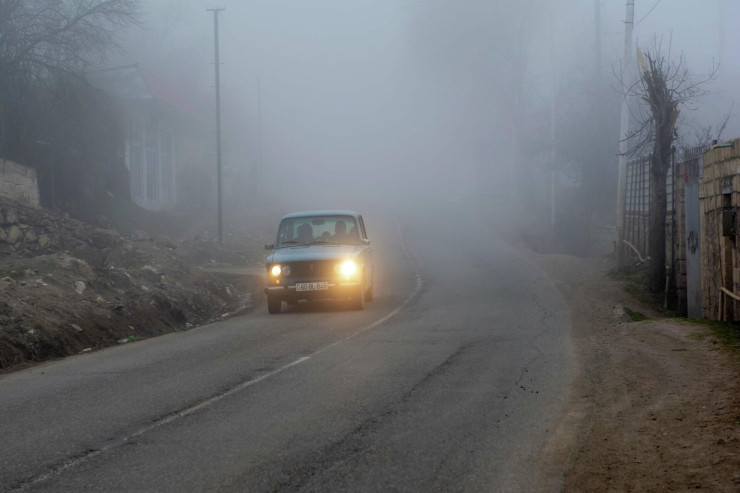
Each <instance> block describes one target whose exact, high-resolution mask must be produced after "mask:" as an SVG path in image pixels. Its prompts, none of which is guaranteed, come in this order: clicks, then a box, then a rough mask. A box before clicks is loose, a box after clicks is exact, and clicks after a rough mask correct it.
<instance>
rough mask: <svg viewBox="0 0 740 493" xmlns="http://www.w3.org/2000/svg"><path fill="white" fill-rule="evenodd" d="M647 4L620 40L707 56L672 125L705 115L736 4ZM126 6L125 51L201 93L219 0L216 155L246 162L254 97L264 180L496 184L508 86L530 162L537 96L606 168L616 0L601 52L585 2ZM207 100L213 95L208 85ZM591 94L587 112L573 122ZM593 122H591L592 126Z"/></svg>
mask: <svg viewBox="0 0 740 493" xmlns="http://www.w3.org/2000/svg"><path fill="white" fill-rule="evenodd" d="M655 4H656V2H655V1H653V0H649V1H647V0H645V1H640V0H637V2H636V6H635V31H634V35H635V42H634V46H642V47H643V49H646V48H649V47H650V46H651V43H652V40H653V38H654V37H656V36H657V37H662V39H663V42H664V45H666V44H668V42H670V44H671V51H672V53H673V54H674V55H675V56H678V55H679V54H680V53H681V52H684V53H685V55H686V58H687V62H688V67H689V68H690V70H691V71H692V72H695V73H697V75H698V76H701V75H705V74H707V73H708V72H709V71H710V70H711V68H712V64H713V62H714V63H716V64H720V66H721V72H719V74H718V76H717V79H716V80H715V81H714V82H713V84H712V85H713V87H711V88H710V90H712V93H713V95H712V97H709V98H707V99H706V101H704V102H703V104H702V107H701V109H700V110H699V111H697V112H695V113H693V114H690V113H689V112H686V111H685V112H684V115H685V116H684V119H685V123H684V127H685V128H684V130H685V131H687V132H688V133H691V132H692V131H693V130H694V129H695V128H701V127H702V126H707V125H717V123H718V122H719V120H721V116H722V115H723V114H724V113H726V112H727V111H728V109H729V106H730V105H731V103H732V101H734V99H735V97H736V94H732V93H730V90H731V89H732V88H731V87H726V84H723V82H724V80H723V78H724V77H727V76H734V77H736V76H737V75H736V74H737V73H738V62H739V60H737V54H736V53H735V52H734V51H735V50H732V49H731V47H733V46H737V45H738V43H739V42H740V33H738V32H737V31H735V30H732V29H729V23H727V22H725V21H724V20H723V19H731V18H736V17H737V15H740V5H738V4H736V3H734V2H726V1H724V2H723V1H722V0H710V1H706V0H704V1H699V0H672V1H670V2H668V1H663V2H657V5H655ZM143 5H144V11H145V12H146V16H145V21H144V25H143V26H142V29H139V30H136V31H135V32H131V33H130V36H129V37H128V38H127V40H126V41H125V42H124V44H123V47H124V49H125V50H126V55H127V57H128V61H130V62H138V63H141V64H142V65H144V66H149V67H155V68H156V70H157V71H158V72H159V73H161V74H163V76H164V77H168V78H170V80H171V79H173V78H174V79H176V80H175V82H177V81H182V82H183V83H185V84H187V85H188V86H190V87H193V88H197V89H198V90H199V91H200V94H201V97H203V98H207V97H209V96H210V93H211V92H212V91H213V22H212V16H211V13H210V12H206V9H207V8H215V7H220V8H225V9H226V10H225V11H224V12H222V13H221V16H220V28H221V32H220V42H221V60H222V63H223V66H222V72H221V80H222V87H223V105H222V106H223V119H224V122H225V123H224V127H223V128H224V135H223V139H224V143H225V144H224V145H225V149H226V152H225V158H224V159H225V163H227V164H226V165H227V166H228V167H230V168H240V167H244V168H249V169H252V168H254V167H256V166H259V156H258V148H259V145H260V143H259V138H260V135H259V134H260V122H259V116H260V115H259V114H258V113H259V108H258V106H259V105H260V102H261V134H262V166H263V177H264V192H265V195H266V196H286V197H296V196H304V197H336V198H337V200H338V201H339V200H341V199H342V198H344V197H356V196H357V194H360V195H362V196H365V197H374V196H377V194H379V193H392V194H414V193H433V194H437V193H440V192H452V193H460V192H468V191H476V192H491V193H505V192H506V190H507V188H508V187H509V185H510V184H511V183H512V181H513V180H514V177H513V175H514V174H515V170H513V169H512V166H511V164H512V160H514V159H515V157H514V152H515V151H514V150H513V149H512V148H511V147H512V142H511V141H512V135H511V125H512V120H513V119H516V118H517V115H516V114H514V113H515V112H516V111H517V109H516V108H514V107H513V105H512V99H513V98H516V97H517V93H518V91H519V90H520V89H521V91H522V93H521V95H522V97H523V102H522V113H523V117H524V118H525V119H526V120H527V121H526V122H525V123H524V126H523V128H524V129H525V130H524V131H523V135H521V140H522V141H523V145H522V147H523V148H524V151H523V152H524V157H523V159H525V160H527V161H530V163H531V164H530V165H529V166H527V168H528V172H529V173H532V172H535V170H536V169H537V165H536V163H544V162H546V161H547V160H548V159H549V156H547V155H546V154H547V153H548V152H549V139H550V137H549V135H550V134H549V132H550V130H549V119H550V113H551V111H553V110H554V111H555V118H556V122H557V129H556V134H555V135H556V139H557V140H559V141H561V142H562V143H567V146H566V147H569V148H570V147H573V146H581V147H582V148H583V149H581V150H580V151H578V152H587V150H588V148H590V147H593V146H596V147H598V149H596V154H595V155H592V156H590V157H588V158H586V159H591V160H592V162H591V163H589V165H590V166H593V167H595V168H597V169H598V170H599V171H600V172H603V173H604V174H605V175H607V176H609V175H610V174H611V173H612V171H613V168H614V165H615V162H616V161H615V159H616V157H615V156H616V152H617V147H618V143H617V140H618V127H617V125H618V118H619V116H618V114H616V113H615V112H616V111H618V104H619V101H618V100H619V94H618V90H619V87H618V81H617V79H616V76H615V74H614V72H618V70H619V60H620V58H621V53H622V50H623V42H624V41H623V40H624V34H623V33H624V28H623V21H622V20H623V17H624V2H622V1H609V2H605V1H602V2H601V3H600V8H601V12H600V14H601V26H600V31H601V52H600V53H597V51H596V49H597V46H596V43H595V35H596V33H597V31H596V28H597V27H596V19H595V3H594V1H591V0H581V1H567V2H566V1H560V2H558V1H553V2H543V1H531V0H530V1H522V2H490V1H485V0H468V1H465V2H449V1H444V0H428V1H421V0H418V1H417V0H405V1H404V0H353V1H346V0H315V1H311V2H305V1H285V0H283V1H281V0H272V1H221V2H213V1H188V2H182V1H177V0H150V1H148V2H145V3H144V4H143ZM728 47H730V48H728ZM517 72H521V73H517ZM597 84H603V87H597ZM517 85H521V87H517ZM260 89H261V90H260ZM553 90H554V91H555V94H556V96H555V97H556V105H555V106H554V108H553V106H552V105H551V101H550V99H551V98H552V92H553ZM594 92H596V94H594ZM258 93H261V94H258ZM258 99H261V101H258ZM594 99H595V100H597V101H600V103H594ZM206 104H209V110H212V109H213V102H212V101H206ZM594 104H596V109H597V111H595V112H593V113H594V114H593V115H591V116H592V117H594V118H597V119H596V121H592V122H590V123H586V122H583V121H580V120H579V119H582V118H583V114H584V113H586V114H588V113H589V107H588V106H589V105H594ZM604 110H607V111H606V113H605V112H604ZM599 113H601V114H600V115H599ZM211 116H212V115H209V117H211ZM600 116H602V117H603V118H599V117H600ZM737 123H738V122H737V121H736V119H735V118H732V119H731V125H730V127H729V128H728V129H727V132H728V133H727V134H726V135H725V136H724V137H734V136H735V135H740V127H738V125H737ZM579 126H581V128H580V129H579V128H578V127H579ZM573 127H576V128H573ZM585 127H591V128H585ZM594 127H595V128H594ZM601 128H603V129H604V130H607V129H608V132H607V133H606V134H605V135H604V136H603V137H602V136H599V135H594V133H598V132H597V131H598V130H599V129H601ZM564 133H569V134H571V135H563V134H564ZM578 152H577V151H575V150H574V149H572V148H571V149H569V150H568V151H567V152H560V153H558V154H559V156H558V157H557V158H556V160H557V161H559V162H560V163H559V166H560V168H563V169H565V168H567V167H568V165H570V164H573V163H572V162H570V163H569V162H567V161H574V160H577V159H579V157H577V156H568V154H577V153H578ZM589 154H593V153H589ZM598 155H600V156H601V158H600V159H598V158H597V156H598ZM595 160H598V161H601V162H594V161H595ZM481 180H482V181H481ZM614 188H616V186H615V187H614Z"/></svg>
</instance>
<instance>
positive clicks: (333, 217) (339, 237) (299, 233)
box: [265, 210, 375, 314]
mask: <svg viewBox="0 0 740 493" xmlns="http://www.w3.org/2000/svg"><path fill="white" fill-rule="evenodd" d="M265 248H266V249H268V250H270V251H271V253H270V254H269V255H268V257H267V261H266V267H267V286H266V287H265V294H266V295H267V311H268V312H269V313H271V314H276V313H280V312H281V310H282V304H283V302H285V303H287V304H289V305H295V304H297V303H298V302H299V301H301V300H323V299H330V300H349V303H350V306H351V307H352V308H354V309H356V310H362V309H363V308H364V307H365V302H366V301H371V300H372V299H373V295H374V289H375V265H374V263H373V251H372V246H371V243H370V240H369V239H368V237H367V230H366V229H365V222H364V220H363V219H362V216H361V215H360V214H358V213H357V212H354V211H341V210H327V211H312V212H297V213H293V214H288V215H286V216H284V217H283V218H282V219H281V220H280V224H279V226H278V231H277V236H276V238H275V243H274V244H270V245H265Z"/></svg>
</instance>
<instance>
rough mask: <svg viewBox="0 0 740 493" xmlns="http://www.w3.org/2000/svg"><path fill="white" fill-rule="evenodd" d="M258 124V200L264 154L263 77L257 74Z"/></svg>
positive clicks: (260, 190) (259, 198)
mask: <svg viewBox="0 0 740 493" xmlns="http://www.w3.org/2000/svg"><path fill="white" fill-rule="evenodd" d="M257 125H258V130H259V135H258V137H259V160H258V162H257V197H256V198H257V201H258V202H259V201H260V200H261V199H262V177H263V166H264V164H263V162H262V159H263V156H262V77H261V76H260V75H259V74H257Z"/></svg>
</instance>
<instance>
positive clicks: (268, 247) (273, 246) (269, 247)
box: [265, 243, 275, 250]
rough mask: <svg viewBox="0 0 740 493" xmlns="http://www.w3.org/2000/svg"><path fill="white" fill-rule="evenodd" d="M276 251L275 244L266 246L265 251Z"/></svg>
mask: <svg viewBox="0 0 740 493" xmlns="http://www.w3.org/2000/svg"><path fill="white" fill-rule="evenodd" d="M274 249H275V244H274V243H270V244H269V245H265V250H274Z"/></svg>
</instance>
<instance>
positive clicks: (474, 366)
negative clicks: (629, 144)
mask: <svg viewBox="0 0 740 493" xmlns="http://www.w3.org/2000/svg"><path fill="white" fill-rule="evenodd" d="M365 220H366V224H367V227H368V232H369V234H370V236H371V239H372V241H373V245H374V250H375V255H376V264H377V267H376V271H377V273H376V279H377V286H376V290H375V294H376V298H375V300H374V301H373V302H370V303H368V304H367V305H366V308H365V310H363V311H351V310H346V309H344V307H343V306H342V305H338V304H336V303H315V304H311V305H308V304H300V305H298V306H297V307H291V308H290V309H288V310H287V311H284V313H282V314H280V315H268V314H267V310H266V308H265V307H259V308H258V309H257V310H256V311H254V312H253V313H250V314H247V315H245V316H241V317H237V318H233V319H229V320H226V321H222V322H219V323H215V324H211V325H208V326H203V327H199V328H196V329H193V330H190V331H187V332H182V333H177V334H171V335H167V336H163V337H158V338H153V339H150V340H145V341H140V342H136V343H133V344H127V345H123V346H119V347H115V348H111V349H108V350H103V351H99V352H95V353H87V354H84V355H80V356H76V357H72V358H68V359H65V360H62V361H57V362H52V363H48V364H44V365H41V366H38V367H36V368H33V369H29V370H25V371H21V372H17V373H12V374H8V375H5V376H1V377H0V436H2V437H3V440H2V443H3V446H2V447H0V490H3V491H6V490H10V491H12V490H16V489H19V490H28V491H46V490H75V491H80V490H95V491H103V490H157V491H183V490H226V491H229V490H238V491H286V490H303V491H388V490H396V491H435V490H436V491H497V490H507V491H517V490H519V491H526V490H529V489H531V488H532V487H533V485H534V482H535V480H536V479H537V455H538V452H539V448H540V446H541V445H542V443H543V441H544V440H545V439H546V437H547V436H548V431H549V428H548V427H549V426H550V423H551V421H552V420H553V418H554V417H555V416H556V415H557V413H558V411H559V410H560V409H561V407H562V405H563V402H564V400H565V397H566V393H567V390H568V386H569V384H570V381H571V378H572V374H573V371H572V363H571V350H570V346H569V343H568V334H569V330H570V321H569V316H568V312H567V309H566V308H565V304H564V303H563V300H562V299H561V297H560V295H559V294H558V292H557V290H556V289H555V287H554V286H553V285H552V284H551V283H550V281H548V279H547V277H546V276H544V274H542V273H541V272H540V271H539V270H538V269H537V268H536V267H534V266H533V265H532V264H530V263H528V262H527V261H525V260H524V259H523V258H522V257H520V256H519V255H518V254H517V252H516V251H515V250H514V249H513V248H512V247H511V246H509V245H508V244H507V243H506V242H504V241H502V239H501V238H500V237H499V236H498V235H497V233H496V230H495V229H496V228H494V227H493V226H492V223H491V222H489V221H486V220H484V219H483V218H481V217H480V216H479V215H477V214H475V212H474V211H473V209H471V208H466V207H464V206H462V205H461V204H460V203H454V202H441V203H439V204H438V205H437V206H436V207H428V206H425V207H423V208H422V207H419V208H418V209H417V210H414V209H413V208H411V209H410V210H407V211H404V213H401V214H387V213H376V214H373V213H370V212H367V213H366V214H365Z"/></svg>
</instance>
